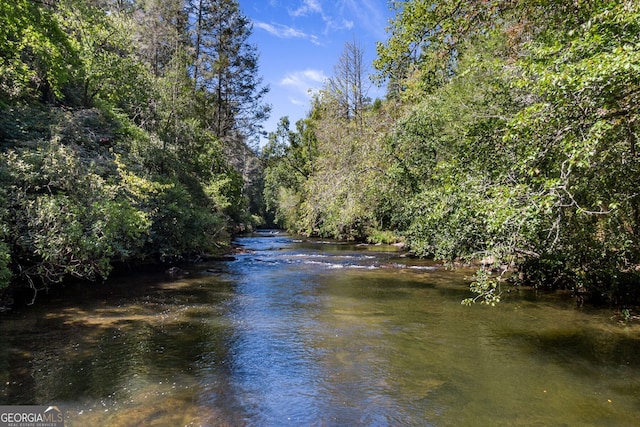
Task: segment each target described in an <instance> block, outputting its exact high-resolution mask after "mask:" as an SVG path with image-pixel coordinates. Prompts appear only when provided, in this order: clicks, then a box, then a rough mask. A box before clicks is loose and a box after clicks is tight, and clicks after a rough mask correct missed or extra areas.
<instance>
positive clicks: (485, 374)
mask: <svg viewBox="0 0 640 427" xmlns="http://www.w3.org/2000/svg"><path fill="white" fill-rule="evenodd" d="M237 243H238V244H240V245H241V246H243V247H244V248H245V249H246V253H242V254H240V255H237V256H236V259H235V260H234V261H226V262H221V261H218V262H211V263H208V264H202V265H198V266H196V267H194V268H193V269H192V270H191V271H190V272H189V273H190V274H188V275H186V276H184V277H179V278H175V277H174V278H170V277H167V276H166V275H165V274H159V273H153V274H152V273H144V272H137V273H134V272H132V273H131V274H129V275H128V276H126V277H120V278H114V279H111V280H110V282H109V283H107V284H106V285H98V284H96V285H86V284H85V285H82V286H81V287H80V286H75V287H74V286H68V287H67V288H66V289H64V290H63V291H62V292H57V293H56V294H50V295H48V296H43V298H41V299H40V301H39V303H38V304H37V305H36V306H33V307H29V308H27V309H24V310H18V311H15V312H12V313H8V314H3V315H2V316H0V404H5V405H7V404H11V405H15V404H39V405H51V404H57V405H59V406H60V407H62V408H64V410H65V413H66V425H67V426H244V425H251V426H308V425H317V426H500V425H503V426H609V425H610V426H637V425H640V329H639V328H638V327H637V326H634V325H632V324H626V325H625V324H622V323H620V322H619V319H618V318H616V317H615V316H614V313H613V312H611V311H600V310H595V309H589V308H576V307H575V301H574V300H572V299H571V298H570V296H567V295H564V294H560V293H558V294H536V293H534V292H531V291H523V290H520V291H517V292H512V293H510V294H508V295H507V296H506V298H505V300H504V302H503V303H501V304H500V305H499V306H497V307H494V308H490V307H486V306H479V305H478V306H472V307H464V306H462V305H461V304H460V301H461V300H462V299H463V298H465V297H468V296H470V295H469V292H468V287H467V285H468V279H467V277H468V276H470V275H471V274H472V272H471V271H470V270H464V269H459V270H456V271H450V270H447V269H445V268H443V267H442V266H441V265H439V264H436V263H432V262H428V261H419V260H411V259H409V258H404V257H402V253H401V252H399V251H397V250H395V248H393V247H388V246H359V245H351V244H342V243H339V242H332V241H321V240H311V239H296V238H293V237H290V236H287V235H284V234H279V233H276V232H263V233H260V234H256V235H253V236H250V237H243V238H240V239H238V241H237Z"/></svg>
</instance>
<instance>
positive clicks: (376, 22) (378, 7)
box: [343, 0, 389, 38]
mask: <svg viewBox="0 0 640 427" xmlns="http://www.w3.org/2000/svg"><path fill="white" fill-rule="evenodd" d="M343 4H344V5H345V6H346V7H348V8H349V10H351V12H352V13H353V14H354V15H355V17H356V18H357V20H358V23H359V25H360V26H362V27H364V28H366V29H367V31H368V32H370V33H371V34H374V35H375V36H376V37H379V38H385V37H386V32H385V30H386V27H388V26H389V20H388V18H387V16H386V15H387V12H386V10H385V9H383V6H382V2H379V1H377V0H344V3H343Z"/></svg>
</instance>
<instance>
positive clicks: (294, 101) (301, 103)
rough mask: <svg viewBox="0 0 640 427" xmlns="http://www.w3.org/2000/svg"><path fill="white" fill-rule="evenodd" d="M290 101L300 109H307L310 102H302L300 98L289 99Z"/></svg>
mask: <svg viewBox="0 0 640 427" xmlns="http://www.w3.org/2000/svg"><path fill="white" fill-rule="evenodd" d="M289 101H290V102H291V103H292V104H293V105H298V106H300V107H306V106H307V105H309V102H308V101H300V100H299V99H298V98H293V97H289Z"/></svg>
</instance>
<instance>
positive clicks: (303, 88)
mask: <svg viewBox="0 0 640 427" xmlns="http://www.w3.org/2000/svg"><path fill="white" fill-rule="evenodd" d="M326 80H327V76H326V75H325V74H324V72H323V71H322V70H312V69H307V70H304V71H296V72H293V73H289V74H287V75H286V76H285V77H284V78H283V79H282V80H281V81H280V84H281V85H282V86H289V87H291V88H293V89H295V90H297V91H298V92H300V93H304V94H306V95H307V96H309V95H310V94H312V93H314V92H317V91H318V90H319V89H320V88H321V87H322V85H323V84H324V82H325V81H326ZM292 102H293V100H292ZM294 103H295V102H294Z"/></svg>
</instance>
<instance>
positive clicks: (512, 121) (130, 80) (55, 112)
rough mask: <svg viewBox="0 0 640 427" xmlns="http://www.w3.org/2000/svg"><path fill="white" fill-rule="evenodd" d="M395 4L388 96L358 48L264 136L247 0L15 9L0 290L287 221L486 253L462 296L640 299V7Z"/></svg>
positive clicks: (34, 285) (383, 56) (346, 234)
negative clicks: (549, 292)
mask: <svg viewBox="0 0 640 427" xmlns="http://www.w3.org/2000/svg"><path fill="white" fill-rule="evenodd" d="M390 7H392V8H393V9H394V11H395V18H394V19H393V20H392V21H391V22H390V24H389V25H390V26H389V28H388V30H387V34H388V38H387V40H384V41H381V42H380V43H379V44H378V50H377V58H376V60H375V62H374V64H373V66H374V69H375V71H374V76H373V79H374V81H375V82H376V84H378V85H380V86H381V87H385V88H386V96H385V99H376V100H371V99H370V98H369V96H368V86H367V83H366V82H367V81H368V77H369V76H367V75H366V69H367V64H364V63H363V52H362V49H361V48H360V46H359V45H358V43H357V41H354V42H352V43H351V42H350V43H347V44H346V45H345V48H344V52H343V54H342V56H341V57H340V58H336V65H335V69H334V76H332V77H331V78H330V79H328V80H327V81H326V82H325V85H324V88H323V90H321V91H320V92H319V93H317V94H316V95H315V96H314V98H313V100H312V102H311V105H310V106H309V112H308V114H307V117H306V118H305V119H303V120H300V121H298V122H297V123H294V124H292V123H290V121H289V119H288V118H287V117H283V118H281V119H280V123H279V125H278V128H277V129H276V130H273V131H271V132H270V133H269V134H268V143H267V144H266V145H265V146H264V147H263V148H262V149H260V148H258V145H257V140H258V138H259V135H260V134H261V132H263V129H262V123H263V122H264V120H265V119H266V118H267V117H268V115H269V112H270V106H269V105H268V104H266V103H265V101H264V97H265V95H266V93H267V92H268V90H269V88H268V86H266V85H264V84H263V82H262V79H260V77H259V69H258V56H259V52H258V47H257V46H255V45H253V44H251V41H250V36H251V31H252V25H251V22H250V20H248V19H247V18H246V16H244V14H243V13H242V11H241V8H240V4H239V3H238V2H237V1H236V0H188V1H186V2H183V1H181V0H180V1H179V0H170V1H160V0H43V1H35V0H15V1H12V2H9V1H7V0H1V1H0V20H1V22H2V26H0V110H1V111H2V114H1V115H0V181H1V186H0V288H5V289H7V288H11V287H14V286H26V287H29V288H31V290H32V291H33V294H34V295H35V294H37V291H38V290H41V289H46V288H47V287H48V286H50V285H51V284H53V283H57V282H60V281H62V280H64V279H67V278H70V277H74V278H78V279H82V280H97V279H101V278H106V277H108V275H109V273H110V272H111V271H112V270H113V269H114V268H118V267H119V266H124V265H134V264H139V263H150V262H171V261H176V260H194V259H198V258H200V257H203V256H209V255H212V254H220V253H224V251H225V250H226V248H228V245H229V243H230V239H231V237H232V236H233V235H234V234H235V233H239V232H243V231H248V230H251V229H253V228H255V227H259V226H261V225H265V224H275V225H277V226H279V227H282V228H284V229H287V230H289V231H291V232H293V233H298V234H303V235H308V236H323V237H331V238H336V239H345V240H358V241H368V242H370V243H401V244H402V245H404V246H405V247H406V249H407V250H408V251H410V253H411V254H413V255H415V256H418V257H431V258H434V259H437V260H442V261H444V262H445V263H447V264H448V265H451V266H455V265H458V264H467V263H470V264H473V265H478V271H477V273H476V275H475V277H474V281H473V283H472V284H471V290H472V291H473V293H474V297H472V298H469V299H467V300H465V301H463V302H464V303H473V302H480V303H487V304H491V305H493V304H495V303H497V302H499V301H500V299H501V296H502V293H503V292H505V290H506V289H507V287H508V286H512V285H513V284H517V285H527V286H534V287H538V288H541V289H567V290H571V291H572V292H573V293H574V294H575V295H576V296H579V298H580V300H581V301H582V300H588V301H590V302H591V303H594V304H610V305H613V306H616V307H626V306H630V305H633V304H637V303H638V301H639V300H640V186H639V184H638V183H639V182H640V154H639V153H638V150H639V148H638V147H636V141H637V138H638V132H639V130H638V113H639V112H640V103H639V101H640V5H639V4H638V2H636V1H630V0H626V1H622V0H613V1H606V0H581V1H567V0H536V1H524V0H475V1H461V0H441V1H435V2H434V1H425V0H406V1H394V2H391V4H390ZM5 295H9V293H8V292H6V293H5ZM6 298H8V297H6ZM0 305H2V304H0Z"/></svg>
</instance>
